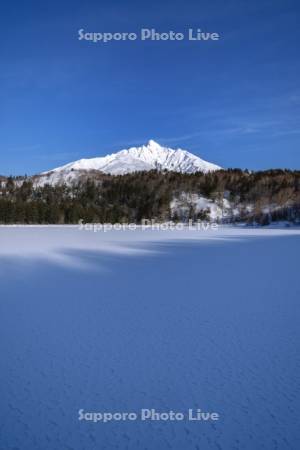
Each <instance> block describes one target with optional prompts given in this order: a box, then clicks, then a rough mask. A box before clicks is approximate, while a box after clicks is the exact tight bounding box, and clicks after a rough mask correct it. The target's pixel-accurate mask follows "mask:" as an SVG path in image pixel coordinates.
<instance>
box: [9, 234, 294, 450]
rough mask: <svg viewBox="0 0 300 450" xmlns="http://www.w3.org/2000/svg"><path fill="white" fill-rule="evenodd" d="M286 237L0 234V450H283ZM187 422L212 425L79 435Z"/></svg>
mask: <svg viewBox="0 0 300 450" xmlns="http://www.w3.org/2000/svg"><path fill="white" fill-rule="evenodd" d="M299 250H300V231H299V230H296V229H282V230H281V229H273V230H272V229H242V228H241V229H240V228H224V229H219V230H215V231H212V230H211V231H191V230H185V231H176V232H174V231H173V232H172V231H153V230H147V231H143V230H141V229H139V230H135V231H111V232H107V233H104V232H98V233H93V232H89V231H80V230H78V229H77V228H76V227H1V228H0V334H1V336H0V352H1V363H0V365H1V384H0V398H1V404H0V417H1V421H0V449H1V450H17V449H18V450H35V449H36V450H100V449H101V450H102V449H121V450H123V449H132V450H140V449H149V450H152V449H153V450H160V449H162V450H164V449H175V450H177V449H178V450H183V449H184V450H189V449H195V450H196V449H199V450H214V449H216V450H234V449H235V450H263V449H266V450H273V449H274V450H276V449H278V450H285V449H292V450H297V449H299V448H300V428H299V407H300V401H299V394H300V392H299V359H300V356H299V355H300V352H299V338H300V327H299V315H300V314H299V309H300V308H299V301H300V276H299V274H300V272H299V259H300V256H299V255H300V251H299ZM142 408H155V409H156V410H157V411H160V412H162V411H167V412H168V411H170V410H173V411H180V412H184V413H186V412H187V410H188V409H189V408H193V409H197V408H200V409H202V410H203V411H210V412H212V411H213V412H217V413H219V415H220V419H219V421H216V422H212V421H210V422H203V421H202V422H189V421H187V420H184V421H177V422H174V421H169V422H162V421H157V422H155V421H144V422H142V421H140V420H137V421H132V422H128V421H124V422H111V423H107V424H103V423H101V422H99V423H91V422H87V421H79V420H78V410H80V409H84V410H85V411H97V412H98V411H99V412H101V411H112V412H115V411H122V412H123V411H124V412H139V411H140V410H141V409H142Z"/></svg>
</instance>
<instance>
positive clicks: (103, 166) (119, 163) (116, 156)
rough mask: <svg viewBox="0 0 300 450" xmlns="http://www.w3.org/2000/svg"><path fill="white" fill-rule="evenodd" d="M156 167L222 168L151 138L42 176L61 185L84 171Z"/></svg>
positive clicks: (116, 172) (189, 170) (190, 170)
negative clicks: (135, 145) (137, 145)
mask: <svg viewBox="0 0 300 450" xmlns="http://www.w3.org/2000/svg"><path fill="white" fill-rule="evenodd" d="M153 169H155V170H169V171H174V172H183V173H195V172H203V173H207V172H211V171H214V170H219V169H221V167H219V166H217V165H215V164H212V163H210V162H208V161H204V160H203V159H201V158H199V156H196V155H193V154H192V153H190V152H188V151H187V150H182V149H176V150H174V149H172V148H168V147H164V146H162V145H160V144H159V143H158V142H156V141H154V140H153V139H150V140H149V141H148V143H147V144H146V145H142V146H140V147H131V148H129V149H125V150H121V151H119V152H117V153H112V154H110V155H106V156H101V157H99V158H90V159H80V160H78V161H74V162H71V163H69V164H66V165H65V166H62V167H57V168H56V169H53V170H51V171H48V172H44V173H42V174H41V176H42V177H43V178H44V180H43V182H45V183H46V182H47V183H50V184H57V183H61V182H65V181H66V180H68V179H72V180H76V178H77V177H78V176H79V175H80V173H81V174H82V172H83V171H84V172H88V171H99V172H102V173H107V174H111V175H124V174H126V173H131V172H138V171H149V170H153Z"/></svg>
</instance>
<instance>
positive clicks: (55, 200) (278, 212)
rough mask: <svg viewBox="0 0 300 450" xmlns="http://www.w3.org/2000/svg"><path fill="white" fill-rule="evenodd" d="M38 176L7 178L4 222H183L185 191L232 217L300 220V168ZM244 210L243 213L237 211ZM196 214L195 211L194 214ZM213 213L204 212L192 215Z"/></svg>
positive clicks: (2, 191) (0, 207)
mask: <svg viewBox="0 0 300 450" xmlns="http://www.w3.org/2000/svg"><path fill="white" fill-rule="evenodd" d="M33 181H34V182H35V183H36V182H37V179H31V178H25V179H20V177H18V178H12V177H9V178H7V179H4V178H2V180H1V187H0V223H2V224H18V223H19V224H75V223H78V221H79V220H80V219H82V220H83V221H84V222H99V223H116V222H120V223H122V222H123V223H131V222H135V223H139V222H141V221H142V219H155V220H158V221H162V220H179V217H178V215H177V214H174V212H172V211H171V209H170V203H171V201H172V200H173V199H174V198H178V197H179V196H180V195H181V194H182V192H185V193H191V194H197V195H199V196H203V197H205V198H208V199H211V200H213V201H214V202H216V203H217V204H221V202H222V201H223V199H224V198H225V199H226V200H227V201H228V203H229V204H230V205H231V207H232V215H230V214H229V216H228V214H227V216H226V219H225V218H224V220H226V221H247V222H254V221H255V222H258V223H261V224H266V223H269V222H270V221H272V220H289V221H299V220H300V171H290V170H269V171H261V172H252V173H251V172H249V171H242V170H239V169H229V170H220V171H217V172H211V173H208V174H202V173H196V174H181V173H175V172H158V171H149V172H136V173H133V174H128V175H122V176H121V175H120V176H110V175H104V174H98V175H97V176H93V178H92V179H90V178H88V176H86V179H84V180H81V181H80V182H77V183H75V184H72V185H66V184H64V185H57V186H50V185H45V186H42V187H38V186H35V185H34V184H33ZM237 211H238V214H237ZM191 214H192V213H191ZM204 217H208V215H207V211H200V212H198V214H197V215H196V216H195V215H194V214H193V215H192V217H186V219H188V218H192V219H198V218H204Z"/></svg>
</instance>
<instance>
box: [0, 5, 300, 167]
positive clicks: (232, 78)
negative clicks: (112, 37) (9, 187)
mask: <svg viewBox="0 0 300 450" xmlns="http://www.w3.org/2000/svg"><path fill="white" fill-rule="evenodd" d="M0 12H1V17H2V19H3V20H2V24H1V26H2V38H1V43H0V54H1V71H0V94H1V103H0V174H6V175H8V174H24V173H27V174H31V173H36V172H39V171H42V170H47V169H51V168H53V167H56V166H59V165H62V164H64V163H67V162H70V161H73V160H76V159H80V158H85V157H86V158H87V157H95V156H101V155H104V154H106V153H108V152H112V151H118V150H120V149H121V148H125V147H128V146H130V145H135V144H142V143H145V142H146V141H148V140H149V139H155V140H157V141H158V142H160V143H162V144H166V145H169V146H171V147H175V148H176V147H181V148H186V149H188V150H190V151H192V152H193V153H195V154H198V155H199V156H201V157H203V158H204V159H207V160H209V161H212V162H215V163H218V164H220V165H222V166H224V167H242V168H246V167H247V168H250V169H265V168H270V167H287V168H298V169H299V168H300V147H299V144H300V126H299V125H300V124H299V113H300V83H299V80H300V58H299V44H300V29H299V21H300V17H299V16H300V3H299V2H298V0H260V1H258V0H253V1H251V2H250V1H244V0H239V1H237V0H229V1H226V2H224V1H223V0H222V1H221V0H205V1H201V0H200V1H199V0H198V1H194V0H192V1H189V2H186V1H177V0H173V1H163V2H159V1H152V2H142V1H126V2H124V1H91V0H88V1H86V2H82V1H80V2H78V1H76V0H75V1H72V2H71V1H70V2H69V1H64V0H62V1H57V0H54V1H52V2H47V3H45V2H40V1H30V0H28V1H27V2H23V1H17V2H14V3H13V4H12V3H11V4H9V3H8V2H6V4H3V3H2V5H1V7H0ZM80 28H84V29H85V30H86V31H93V32H117V31H119V32H136V33H139V31H140V29H141V28H155V29H156V30H157V31H161V32H162V31H169V30H174V31H178V32H184V33H186V32H187V30H188V28H194V29H196V28H201V29H202V30H203V31H209V32H218V33H219V34H220V36H221V39H220V40H219V41H216V42H191V41H188V40H184V41H169V42H168V41H166V42H161V41H153V42H151V41H144V42H142V41H140V40H137V41H125V42H110V43H107V44H103V43H102V44H101V43H97V44H94V43H91V42H86V41H79V40H78V30H79V29H80Z"/></svg>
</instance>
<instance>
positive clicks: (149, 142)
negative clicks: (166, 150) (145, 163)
mask: <svg viewBox="0 0 300 450" xmlns="http://www.w3.org/2000/svg"><path fill="white" fill-rule="evenodd" d="M146 147H161V145H160V144H159V143H158V142H156V141H154V140H153V139H149V141H148V143H147V146H146Z"/></svg>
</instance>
